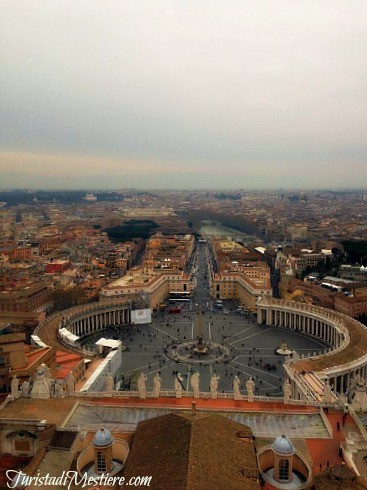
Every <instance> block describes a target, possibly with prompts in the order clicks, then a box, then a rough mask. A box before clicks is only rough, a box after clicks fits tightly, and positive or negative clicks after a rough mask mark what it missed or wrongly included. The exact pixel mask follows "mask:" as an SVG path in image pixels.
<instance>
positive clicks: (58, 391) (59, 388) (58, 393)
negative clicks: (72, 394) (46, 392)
mask: <svg viewBox="0 0 367 490" xmlns="http://www.w3.org/2000/svg"><path fill="white" fill-rule="evenodd" d="M64 397H65V391H64V387H63V382H62V381H61V379H57V380H56V381H55V398H64Z"/></svg>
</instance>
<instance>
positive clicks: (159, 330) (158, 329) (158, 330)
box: [152, 327, 178, 340]
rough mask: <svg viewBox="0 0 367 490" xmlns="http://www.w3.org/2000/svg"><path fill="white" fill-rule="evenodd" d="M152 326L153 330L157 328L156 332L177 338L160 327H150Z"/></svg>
mask: <svg viewBox="0 0 367 490" xmlns="http://www.w3.org/2000/svg"><path fill="white" fill-rule="evenodd" d="M152 328H154V330H157V332H161V333H162V334H163V335H169V336H170V337H172V338H173V339H175V340H178V337H175V336H174V335H172V334H171V333H167V332H164V331H163V330H161V329H160V328H157V327H152Z"/></svg>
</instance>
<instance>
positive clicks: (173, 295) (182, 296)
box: [169, 291, 191, 303]
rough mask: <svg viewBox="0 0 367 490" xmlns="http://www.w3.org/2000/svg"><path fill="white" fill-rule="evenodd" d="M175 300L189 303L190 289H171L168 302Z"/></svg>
mask: <svg viewBox="0 0 367 490" xmlns="http://www.w3.org/2000/svg"><path fill="white" fill-rule="evenodd" d="M176 301H178V302H180V303H189V302H190V301H191V293H190V291H171V292H170V293H169V302H170V303H175V302H176Z"/></svg>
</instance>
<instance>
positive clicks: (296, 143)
mask: <svg viewBox="0 0 367 490" xmlns="http://www.w3.org/2000/svg"><path fill="white" fill-rule="evenodd" d="M366 46H367V2H366V1H365V0H353V1H347V0H343V1H340V0H303V1H301V0H272V1H270V0H258V1H254V0H225V1H224V0H222V1H216V0H165V1H163V0H149V1H147V0H110V1H109V0H103V1H97V0H71V1H68V0H60V1H58V0H44V1H41V0H27V1H24V0H23V1H22V0H0V97H1V107H0V117H1V123H0V124H1V129H0V132H1V140H0V143H1V153H0V188H4V187H33V188H34V187H52V188H56V187H57V188H61V187H65V188H86V187H90V188H121V187H143V188H149V187H154V188H157V187H162V188H165V187H171V188H172V187H179V188H197V187H201V188H203V187H211V188H213V187H221V188H247V187H251V188H253V187H260V188H271V187H283V188H286V187H309V188H315V187H316V188H319V187H367V55H366Z"/></svg>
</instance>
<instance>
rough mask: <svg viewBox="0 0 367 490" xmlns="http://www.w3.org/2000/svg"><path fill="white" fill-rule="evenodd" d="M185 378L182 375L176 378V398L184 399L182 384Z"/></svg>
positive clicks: (178, 374) (179, 374) (177, 375)
mask: <svg viewBox="0 0 367 490" xmlns="http://www.w3.org/2000/svg"><path fill="white" fill-rule="evenodd" d="M183 380H184V379H183V377H182V375H181V373H177V374H176V376H175V393H176V398H182V384H181V383H183Z"/></svg>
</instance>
